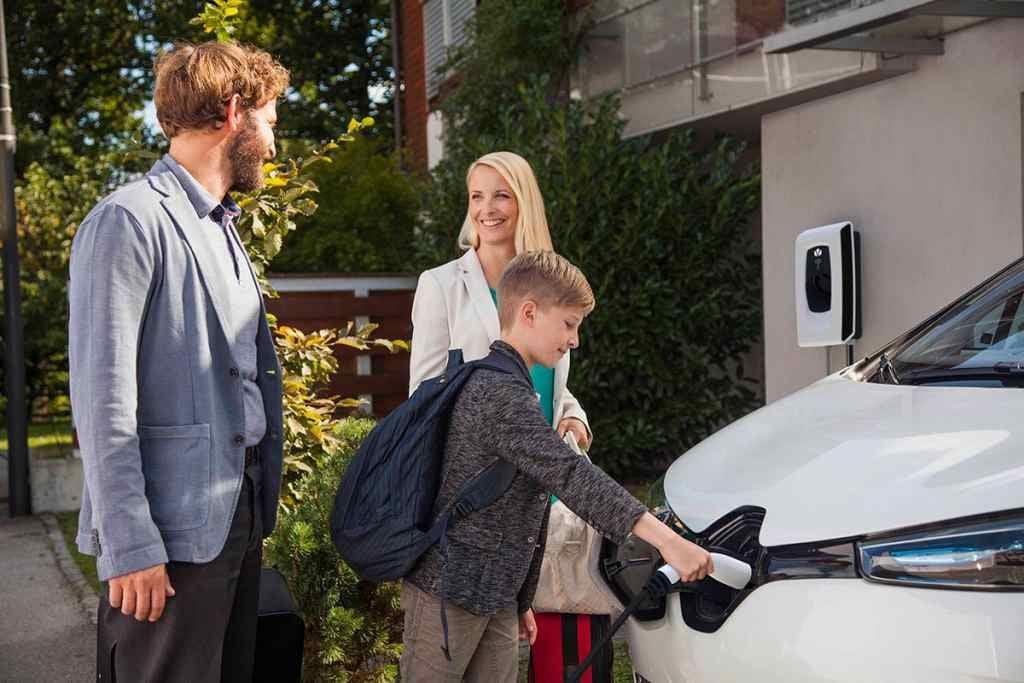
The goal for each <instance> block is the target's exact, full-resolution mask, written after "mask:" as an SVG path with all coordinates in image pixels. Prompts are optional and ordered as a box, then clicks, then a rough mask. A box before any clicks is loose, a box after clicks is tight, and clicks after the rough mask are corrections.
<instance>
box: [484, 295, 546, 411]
mask: <svg viewBox="0 0 1024 683" xmlns="http://www.w3.org/2000/svg"><path fill="white" fill-rule="evenodd" d="M488 289H490V290H491V300H492V301H494V305H495V306H497V305H498V292H497V291H496V290H494V289H492V288H488ZM530 378H531V379H532V380H533V390H534V391H536V392H537V393H538V394H539V395H540V409H541V410H542V411H544V417H545V418H547V421H548V424H549V425H551V426H554V424H555V370H554V368H546V367H544V366H543V365H534V366H533V367H532V368H530Z"/></svg>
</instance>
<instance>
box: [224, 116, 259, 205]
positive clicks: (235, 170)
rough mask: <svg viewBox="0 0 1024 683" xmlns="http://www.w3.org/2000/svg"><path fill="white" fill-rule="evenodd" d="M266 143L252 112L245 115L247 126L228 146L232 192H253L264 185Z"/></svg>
mask: <svg viewBox="0 0 1024 683" xmlns="http://www.w3.org/2000/svg"><path fill="white" fill-rule="evenodd" d="M266 151H267V149H266V145H264V144H263V141H262V140H261V139H260V134H259V129H258V128H257V127H256V122H255V121H254V120H253V118H252V114H247V115H246V117H245V128H244V129H242V131H241V132H240V133H239V134H238V136H237V137H235V139H234V141H232V143H231V146H230V147H229V148H228V161H230V162H231V175H232V180H233V182H232V185H231V191H232V192H252V191H253V190H258V189H260V188H261V187H263V182H264V180H263V157H264V155H265V154H266Z"/></svg>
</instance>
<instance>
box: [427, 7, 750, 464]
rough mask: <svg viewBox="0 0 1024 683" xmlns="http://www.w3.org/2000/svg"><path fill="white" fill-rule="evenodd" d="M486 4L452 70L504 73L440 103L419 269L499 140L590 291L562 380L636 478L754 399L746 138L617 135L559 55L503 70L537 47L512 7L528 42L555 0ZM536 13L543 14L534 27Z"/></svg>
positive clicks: (616, 126)
mask: <svg viewBox="0 0 1024 683" xmlns="http://www.w3.org/2000/svg"><path fill="white" fill-rule="evenodd" d="M484 7H488V8H489V9H488V14H487V15H484V14H483V12H481V15H480V16H479V17H478V21H477V23H476V31H477V35H476V40H475V42H474V45H475V46H478V47H472V46H471V47H469V48H467V49H466V50H464V51H463V52H462V53H460V54H459V55H456V65H457V67H458V68H459V69H460V73H462V70H463V69H465V70H466V71H467V72H473V71H474V70H476V69H479V70H482V71H485V72H486V71H487V70H491V72H493V70H495V69H500V68H501V66H496V65H503V66H504V67H508V69H509V73H507V74H505V77H504V78H502V79H500V80H494V79H492V80H487V79H469V78H467V79H464V80H463V81H462V82H461V85H460V87H459V90H458V92H457V95H455V96H452V97H451V98H449V99H448V100H447V101H446V103H445V107H446V131H445V145H446V149H445V153H446V157H445V159H444V160H443V161H442V162H441V163H440V164H439V165H438V166H437V167H436V168H435V170H434V173H433V178H434V183H433V184H432V186H431V189H430V193H429V196H428V203H427V206H428V213H429V220H428V222H427V225H426V226H425V229H424V231H423V234H422V236H421V239H419V240H418V242H417V246H418V249H419V252H420V258H421V265H422V266H424V267H426V266H432V265H436V264H437V263H440V262H442V261H444V260H447V259H450V258H452V257H453V256H454V255H455V250H456V247H455V244H456V235H457V234H458V229H459V226H460V225H461V222H462V218H463V216H464V215H465V207H466V201H467V198H466V188H465V171H466V168H467V167H468V165H469V164H470V163H471V162H472V161H473V160H474V159H476V158H477V157H479V156H481V155H482V154H484V153H487V152H490V151H494V150H500V149H507V150H512V151H515V152H517V153H519V154H521V155H522V156H524V157H525V158H526V159H527V160H528V161H530V163H531V165H532V166H533V168H534V170H535V172H536V174H537V177H538V182H539V184H540V188H541V191H542V193H543V195H544V198H545V203H546V208H547V214H548V222H549V225H550V228H551V234H552V240H553V242H554V245H555V248H556V250H558V251H559V253H561V254H563V255H565V256H566V257H567V258H569V259H570V260H572V261H573V262H574V263H576V264H577V265H579V266H580V267H581V268H582V269H583V271H584V272H585V273H586V274H587V275H588V277H589V280H590V283H591V285H592V287H593V289H594V293H595V296H596V298H597V308H596V309H595V311H594V313H593V314H592V315H591V316H590V317H589V319H588V320H587V322H586V323H585V324H584V326H583V330H582V342H581V348H580V349H579V350H577V351H575V352H574V353H573V368H572V375H571V377H570V386H571V387H572V390H573V393H574V394H575V395H576V397H577V398H579V399H580V402H581V403H582V405H583V407H584V408H585V409H586V410H587V414H588V416H589V419H590V422H591V426H592V428H593V430H594V434H595V442H594V447H593V450H592V452H591V455H592V456H593V457H594V459H595V461H597V462H599V463H600V464H601V465H602V466H604V467H605V468H606V469H607V470H609V471H610V472H612V473H614V474H616V475H619V476H626V477H636V476H644V475H645V474H648V473H650V472H653V471H657V470H658V469H659V468H661V467H662V466H663V465H664V464H665V463H666V462H668V461H670V460H671V459H673V458H674V457H676V456H677V455H679V454H680V453H681V452H682V451H684V450H685V449H686V448H688V447H689V446H691V445H693V444H694V443H696V442H697V441H699V440H700V439H702V438H704V437H706V436H708V435H709V434H710V433H712V432H714V431H715V430H717V429H718V428H720V427H721V426H722V425H723V424H725V423H727V422H729V421H731V420H733V419H736V418H737V417H739V416H741V415H743V414H745V413H746V412H748V411H749V410H751V409H752V408H753V407H755V406H756V405H757V404H758V401H759V399H758V396H757V393H756V391H755V384H754V381H753V380H751V379H749V378H747V377H746V375H745V374H744V371H743V364H742V359H743V356H744V355H745V354H746V353H747V352H749V351H750V349H751V347H752V345H753V343H754V342H755V341H756V340H757V338H758V336H759V334H760V290H759V287H760V273H759V267H760V261H759V258H758V256H757V254H756V253H755V250H754V246H753V245H754V240H753V239H752V235H751V225H750V219H751V217H752V216H753V215H754V214H755V212H756V211H757V208H758V206H759V200H760V198H759V192H760V179H759V175H758V171H757V169H756V168H755V167H754V166H753V165H751V164H745V163H744V162H743V159H744V156H743V153H744V147H743V145H742V144H740V143H738V142H735V141H730V140H727V139H723V140H721V141H720V142H719V143H718V144H717V145H715V146H713V147H711V148H698V147H697V146H696V144H695V142H694V140H693V138H692V136H691V135H689V134H687V133H685V132H675V133H672V134H668V135H663V136H661V138H660V139H659V140H658V141H657V142H655V141H654V140H652V139H651V138H650V137H642V138H634V139H630V140H623V139H622V130H623V125H624V123H623V121H622V120H621V119H620V116H619V105H618V102H617V101H616V100H615V99H614V98H605V99H601V100H594V101H590V102H586V103H584V102H580V101H577V100H575V99H572V98H569V97H565V96H563V95H562V90H563V87H562V86H561V85H560V82H559V78H560V75H561V73H562V72H563V71H564V69H565V68H566V64H565V63H563V62H562V56H561V55H560V54H559V53H552V54H553V55H554V57H555V58H552V60H551V66H550V68H548V69H546V70H544V71H542V72H541V73H540V75H536V74H530V73H527V72H525V70H524V71H513V70H512V67H514V66H515V65H516V64H517V63H518V64H527V65H528V64H537V63H539V62H541V60H542V58H543V56H544V55H543V53H542V52H540V50H536V51H535V50H534V48H532V47H531V46H530V45H529V44H528V43H521V42H516V41H515V39H514V36H515V35H516V34H517V33H519V32H521V31H525V29H524V28H521V27H520V28H517V27H518V26H519V21H520V17H521V16H527V17H531V20H530V24H529V26H530V27H531V28H530V30H531V31H534V32H535V33H531V34H530V36H531V38H532V39H534V40H536V41H537V44H538V45H546V44H548V43H549V42H550V41H553V40H554V39H555V37H556V36H560V35H563V32H564V30H565V29H564V28H563V26H564V17H563V16H562V12H564V9H563V6H562V3H559V2H547V1H546V0H516V1H515V2H509V3H499V4H494V5H491V4H489V3H486V4H484V5H481V10H483V8H484ZM545 12H546V13H547V14H546V16H547V21H546V22H545V21H537V20H536V19H537V17H540V16H542V15H544V13H545ZM545 26H546V27H547V28H546V29H545V28H544V27H545ZM545 31H546V33H545ZM537 32H539V33H537ZM570 42H573V43H574V41H572V40H571V41H570ZM505 44H508V45H515V46H517V47H516V49H519V50H527V51H529V54H522V53H520V54H517V55H515V57H514V59H513V58H512V56H511V55H508V57H509V59H506V58H505V57H506V55H503V54H502V53H501V52H500V51H499V52H496V49H497V47H496V46H499V47H500V46H501V45H505ZM510 60H511V61H510ZM496 100H497V101H501V102H502V106H500V107H495V108H493V109H492V108H490V107H488V110H489V116H487V117H481V116H478V114H477V112H476V111H474V107H476V106H477V104H476V103H479V102H492V101H496Z"/></svg>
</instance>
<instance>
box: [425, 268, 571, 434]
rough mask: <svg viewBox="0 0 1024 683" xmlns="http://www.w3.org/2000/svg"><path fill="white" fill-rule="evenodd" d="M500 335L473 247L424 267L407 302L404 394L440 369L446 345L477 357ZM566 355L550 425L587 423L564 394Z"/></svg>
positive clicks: (566, 392) (445, 357) (558, 374)
mask: <svg viewBox="0 0 1024 683" xmlns="http://www.w3.org/2000/svg"><path fill="white" fill-rule="evenodd" d="M499 337H500V328H499V325H498V311H497V309H496V308H495V306H494V301H493V300H492V299H491V292H490V290H489V288H488V285H487V279H486V278H485V277H484V271H483V268H482V267H481V266H480V260H479V259H478V258H477V255H476V251H475V250H474V249H469V250H468V251H466V253H465V254H464V255H463V256H462V257H461V258H458V259H455V260H454V261H449V262H448V263H446V264H444V265H443V266H438V267H437V268H432V269H430V270H427V271H424V272H423V274H422V275H420V279H419V283H418V284H417V285H416V297H415V299H414V300H413V304H412V354H411V357H410V361H409V393H410V394H412V392H413V391H415V390H416V387H418V386H419V384H420V382H422V381H423V380H425V379H428V378H430V377H436V376H438V375H440V374H441V372H442V371H443V370H444V367H445V364H446V363H447V361H448V350H449V349H462V356H463V358H464V359H465V360H467V361H470V360H476V359H478V358H483V357H484V356H486V355H487V354H488V353H489V352H490V347H491V343H492V342H494V341H496V340H497V339H498V338H499ZM568 378H569V354H568V353H567V354H565V355H564V356H562V359H561V360H560V361H558V365H556V366H555V392H554V408H555V410H554V415H555V425H557V424H558V423H559V422H560V421H561V420H563V419H565V418H567V417H575V418H578V419H579V420H582V421H583V424H585V425H587V431H588V432H589V431H590V424H589V423H588V422H587V414H586V413H585V412H583V408H581V407H580V403H579V401H577V400H576V398H575V397H574V396H573V395H572V393H570V392H569V389H568V387H567V386H566V381H567V380H568Z"/></svg>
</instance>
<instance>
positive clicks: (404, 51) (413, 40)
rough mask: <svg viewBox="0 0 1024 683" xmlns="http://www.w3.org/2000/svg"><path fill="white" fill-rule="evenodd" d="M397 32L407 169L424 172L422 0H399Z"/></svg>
mask: <svg viewBox="0 0 1024 683" xmlns="http://www.w3.org/2000/svg"><path fill="white" fill-rule="evenodd" d="M399 5H400V8H399V18H398V21H399V29H398V30H399V32H400V33H401V35H400V36H399V38H400V41H399V42H400V54H399V59H400V61H401V68H402V82H403V83H404V84H405V90H404V91H403V92H402V96H401V97H402V101H401V107H402V130H403V137H404V143H405V147H406V149H407V150H408V163H407V167H408V169H409V170H412V171H423V172H425V171H426V170H427V114H428V110H427V74H426V61H425V59H426V57H425V55H424V50H423V3H422V0H401V2H400V3H399Z"/></svg>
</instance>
